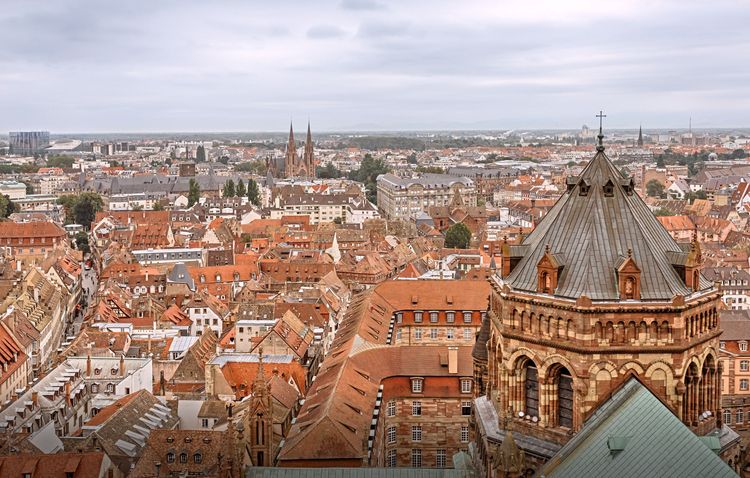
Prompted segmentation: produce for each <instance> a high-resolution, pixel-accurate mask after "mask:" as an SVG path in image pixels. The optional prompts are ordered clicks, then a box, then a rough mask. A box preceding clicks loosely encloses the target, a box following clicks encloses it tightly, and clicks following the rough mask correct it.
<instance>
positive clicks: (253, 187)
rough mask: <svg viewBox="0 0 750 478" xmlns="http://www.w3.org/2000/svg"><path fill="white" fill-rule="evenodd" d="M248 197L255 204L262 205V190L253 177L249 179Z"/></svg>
mask: <svg viewBox="0 0 750 478" xmlns="http://www.w3.org/2000/svg"><path fill="white" fill-rule="evenodd" d="M247 199H248V200H249V201H250V203H252V204H253V205H254V206H260V190H259V189H258V183H256V182H255V180H253V179H248V180H247Z"/></svg>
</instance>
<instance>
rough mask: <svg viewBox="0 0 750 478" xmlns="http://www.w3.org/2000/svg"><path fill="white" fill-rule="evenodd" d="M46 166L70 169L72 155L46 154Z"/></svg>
mask: <svg viewBox="0 0 750 478" xmlns="http://www.w3.org/2000/svg"><path fill="white" fill-rule="evenodd" d="M47 167H48V168H63V169H70V168H72V167H73V157H72V156H58V155H51V156H48V157H47Z"/></svg>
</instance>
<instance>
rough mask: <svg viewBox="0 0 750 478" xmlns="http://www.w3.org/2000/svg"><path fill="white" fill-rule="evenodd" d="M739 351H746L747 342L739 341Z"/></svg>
mask: <svg viewBox="0 0 750 478" xmlns="http://www.w3.org/2000/svg"><path fill="white" fill-rule="evenodd" d="M740 352H747V342H740Z"/></svg>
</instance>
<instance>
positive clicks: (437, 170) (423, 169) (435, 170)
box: [414, 166, 445, 174]
mask: <svg viewBox="0 0 750 478" xmlns="http://www.w3.org/2000/svg"><path fill="white" fill-rule="evenodd" d="M414 171H416V172H418V173H432V174H443V173H444V172H445V170H443V168H441V167H440V166H417V168H416V169H415V170H414Z"/></svg>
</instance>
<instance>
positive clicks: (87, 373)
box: [86, 353, 91, 377]
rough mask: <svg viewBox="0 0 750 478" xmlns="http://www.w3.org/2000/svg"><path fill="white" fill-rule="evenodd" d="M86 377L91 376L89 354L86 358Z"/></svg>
mask: <svg viewBox="0 0 750 478" xmlns="http://www.w3.org/2000/svg"><path fill="white" fill-rule="evenodd" d="M86 376H87V377H90V376H91V353H89V354H88V356H86Z"/></svg>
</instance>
